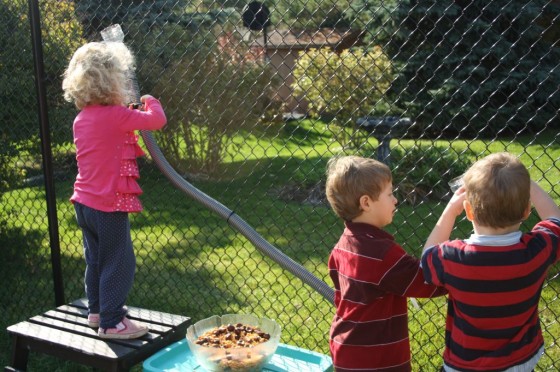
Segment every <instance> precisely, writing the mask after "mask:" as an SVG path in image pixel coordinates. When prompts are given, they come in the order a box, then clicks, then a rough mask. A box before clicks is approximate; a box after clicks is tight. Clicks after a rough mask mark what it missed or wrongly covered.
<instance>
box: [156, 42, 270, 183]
mask: <svg viewBox="0 0 560 372" xmlns="http://www.w3.org/2000/svg"><path fill="white" fill-rule="evenodd" d="M228 38H233V39H230V41H229V42H230V43H231V44H230V45H228V46H227V48H226V47H224V45H222V46H220V47H218V45H217V44H209V43H208V42H206V43H203V42H200V43H197V48H190V49H189V53H187V54H186V55H185V56H184V57H183V58H182V59H181V60H176V61H172V62H171V63H170V64H169V65H168V66H167V67H166V68H165V69H164V70H163V71H162V74H161V75H160V76H159V77H160V79H159V81H158V82H157V83H156V85H155V87H154V92H156V93H157V92H161V94H162V95H163V94H165V110H166V114H167V118H168V124H167V125H166V127H165V128H164V130H163V131H160V132H159V133H157V137H158V140H159V141H158V142H159V143H160V145H161V148H162V149H163V151H164V152H165V153H166V155H167V156H168V160H169V162H170V163H171V164H172V165H173V166H174V167H175V168H176V169H178V170H179V171H182V172H183V173H191V174H193V173H195V174H204V175H215V174H216V173H217V171H218V170H219V166H220V164H222V162H223V161H224V159H225V158H226V157H227V156H228V154H229V151H232V150H233V149H234V148H232V146H234V143H233V141H232V138H233V136H234V134H236V133H238V132H240V131H243V130H250V129H251V128H252V127H253V126H254V125H255V124H256V123H258V121H259V118H260V117H261V115H262V114H263V113H264V112H265V111H266V110H267V107H268V106H269V105H270V104H271V99H270V97H272V95H273V93H274V92H275V88H274V87H275V79H274V78H273V73H272V71H271V69H270V68H269V66H268V65H267V64H266V63H265V62H264V61H259V60H251V59H249V58H247V53H249V51H248V50H247V49H245V48H244V46H243V44H242V43H240V42H238V41H237V40H236V39H235V38H234V37H233V36H231V35H229V36H228ZM206 39H210V38H208V37H206ZM218 39H219V37H216V39H215V40H218ZM170 84H171V86H172V88H173V92H170V90H169V86H170ZM170 93H171V94H170Z"/></svg>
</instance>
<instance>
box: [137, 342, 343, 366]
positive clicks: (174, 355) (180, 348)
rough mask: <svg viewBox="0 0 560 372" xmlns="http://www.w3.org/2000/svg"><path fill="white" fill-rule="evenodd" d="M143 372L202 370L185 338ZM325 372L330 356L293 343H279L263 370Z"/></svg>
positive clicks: (153, 358) (158, 355)
mask: <svg viewBox="0 0 560 372" xmlns="http://www.w3.org/2000/svg"><path fill="white" fill-rule="evenodd" d="M143 367H144V371H145V372H162V371H166V372H193V371H196V372H205V371H206V370H205V369H203V368H202V367H201V366H200V365H199V364H198V363H197V361H196V358H195V357H194V355H193V354H192V353H191V350H190V349H189V345H188V344H187V341H186V340H183V341H179V342H176V343H174V344H172V345H170V346H168V347H166V348H165V349H163V350H160V351H158V352H157V353H156V354H154V355H152V356H151V357H150V358H148V359H146V360H145V361H144V364H143ZM267 371H274V372H324V371H333V366H332V360H331V358H330V357H329V356H327V355H324V354H320V353H317V352H315V351H311V350H305V349H301V348H299V347H296V346H291V345H285V344H279V345H278V349H276V353H275V354H274V355H273V356H272V359H270V362H268V363H267V364H265V366H264V368H263V372H267Z"/></svg>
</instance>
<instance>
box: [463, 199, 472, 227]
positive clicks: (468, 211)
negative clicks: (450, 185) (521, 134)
mask: <svg viewBox="0 0 560 372" xmlns="http://www.w3.org/2000/svg"><path fill="white" fill-rule="evenodd" d="M463 208H465V215H466V216H467V219H468V220H469V221H471V222H472V221H473V220H474V212H473V209H472V205H471V203H469V201H468V200H465V201H463Z"/></svg>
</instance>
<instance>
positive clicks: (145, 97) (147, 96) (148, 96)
mask: <svg viewBox="0 0 560 372" xmlns="http://www.w3.org/2000/svg"><path fill="white" fill-rule="evenodd" d="M148 98H154V97H153V96H151V95H149V94H144V95H143V96H142V97H140V102H142V103H144V102H146V99H148Z"/></svg>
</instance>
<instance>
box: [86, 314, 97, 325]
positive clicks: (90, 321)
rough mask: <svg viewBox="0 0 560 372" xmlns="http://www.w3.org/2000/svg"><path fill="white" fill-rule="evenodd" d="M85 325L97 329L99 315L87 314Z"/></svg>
mask: <svg viewBox="0 0 560 372" xmlns="http://www.w3.org/2000/svg"><path fill="white" fill-rule="evenodd" d="M87 323H88V326H90V327H91V328H97V327H99V314H89V315H88V316H87Z"/></svg>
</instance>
